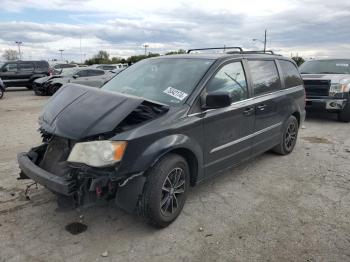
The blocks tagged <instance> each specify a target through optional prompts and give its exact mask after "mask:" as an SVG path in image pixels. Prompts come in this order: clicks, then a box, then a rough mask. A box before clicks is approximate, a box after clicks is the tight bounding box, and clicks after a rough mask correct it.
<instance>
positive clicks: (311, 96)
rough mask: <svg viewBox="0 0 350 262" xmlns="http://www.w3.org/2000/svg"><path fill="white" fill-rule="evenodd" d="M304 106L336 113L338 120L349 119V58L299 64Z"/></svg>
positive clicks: (347, 120)
mask: <svg viewBox="0 0 350 262" xmlns="http://www.w3.org/2000/svg"><path fill="white" fill-rule="evenodd" d="M300 72H301V74H302V77H303V80H304V85H305V90H306V107H307V108H309V109H311V108H314V109H323V110H326V111H328V112H332V113H336V114H338V120H339V121H342V122H349V121H350V96H349V92H350V59H317V60H309V61H307V62H305V63H303V64H302V65H301V66H300Z"/></svg>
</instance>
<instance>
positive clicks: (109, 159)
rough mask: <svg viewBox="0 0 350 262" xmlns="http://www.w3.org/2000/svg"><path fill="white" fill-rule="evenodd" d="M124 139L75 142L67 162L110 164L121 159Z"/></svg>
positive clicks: (99, 165) (93, 164)
mask: <svg viewBox="0 0 350 262" xmlns="http://www.w3.org/2000/svg"><path fill="white" fill-rule="evenodd" d="M126 145H127V142H126V141H108V140H104V141H93V142H83V143H76V144H75V145H74V147H73V149H72V151H71V153H70V154H69V157H68V162H74V163H83V164H86V165H89V166H93V167H102V166H108V165H112V164H114V163H117V162H119V161H121V160H122V158H123V155H124V151H125V149H126Z"/></svg>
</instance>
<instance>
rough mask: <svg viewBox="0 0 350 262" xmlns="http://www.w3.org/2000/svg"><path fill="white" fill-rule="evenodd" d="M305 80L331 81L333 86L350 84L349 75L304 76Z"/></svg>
mask: <svg viewBox="0 0 350 262" xmlns="http://www.w3.org/2000/svg"><path fill="white" fill-rule="evenodd" d="M301 76H302V78H303V80H316V79H317V80H331V83H332V84H337V83H340V82H342V83H345V82H350V75H348V74H302V75H301Z"/></svg>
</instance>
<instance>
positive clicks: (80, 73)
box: [76, 70, 88, 77]
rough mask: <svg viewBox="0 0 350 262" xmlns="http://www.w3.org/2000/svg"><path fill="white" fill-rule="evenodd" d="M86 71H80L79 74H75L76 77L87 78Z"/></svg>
mask: <svg viewBox="0 0 350 262" xmlns="http://www.w3.org/2000/svg"><path fill="white" fill-rule="evenodd" d="M87 71H88V70H81V71H79V72H77V73H76V75H78V76H79V77H84V76H88V72H87Z"/></svg>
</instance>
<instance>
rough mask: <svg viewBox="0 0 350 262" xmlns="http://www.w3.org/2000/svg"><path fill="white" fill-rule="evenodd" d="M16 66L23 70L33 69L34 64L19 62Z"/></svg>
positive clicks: (30, 70)
mask: <svg viewBox="0 0 350 262" xmlns="http://www.w3.org/2000/svg"><path fill="white" fill-rule="evenodd" d="M18 67H19V70H20V71H24V72H32V71H34V64H32V63H20V64H19V65H18Z"/></svg>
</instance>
